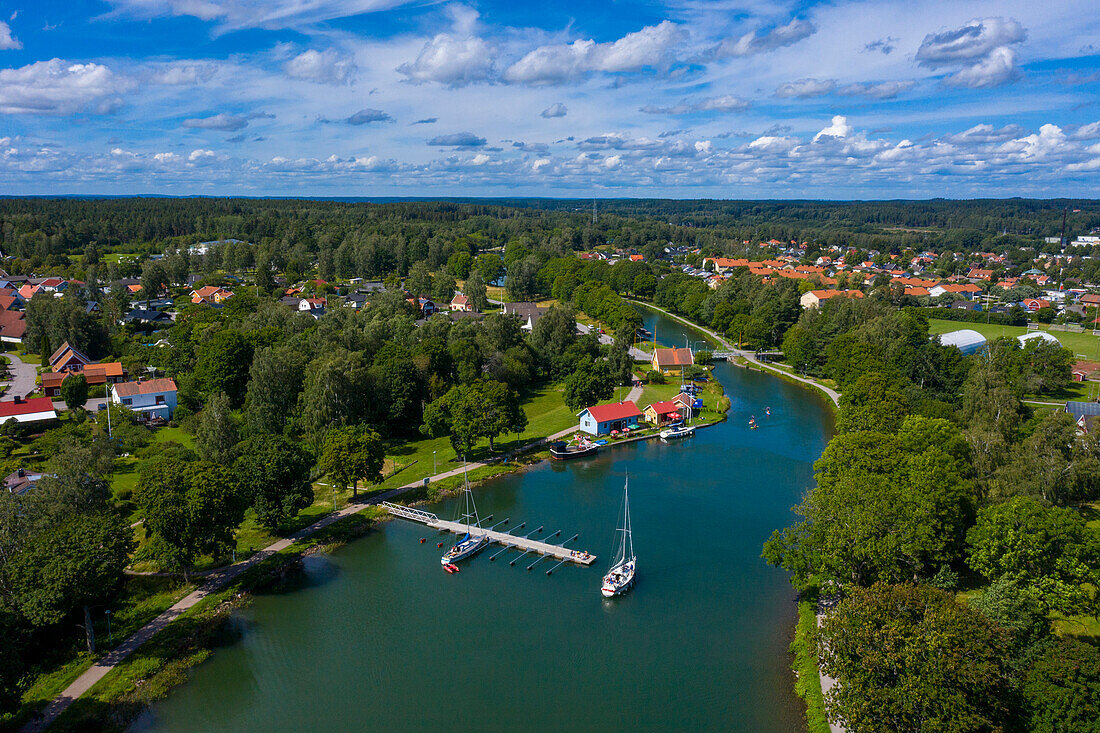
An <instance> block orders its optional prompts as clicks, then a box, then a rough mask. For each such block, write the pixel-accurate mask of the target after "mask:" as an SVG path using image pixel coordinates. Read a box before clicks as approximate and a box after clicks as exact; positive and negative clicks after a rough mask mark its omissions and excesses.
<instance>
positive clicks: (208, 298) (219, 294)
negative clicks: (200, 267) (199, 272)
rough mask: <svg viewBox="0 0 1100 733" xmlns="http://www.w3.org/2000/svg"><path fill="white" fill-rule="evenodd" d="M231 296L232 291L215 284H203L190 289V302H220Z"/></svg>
mask: <svg viewBox="0 0 1100 733" xmlns="http://www.w3.org/2000/svg"><path fill="white" fill-rule="evenodd" d="M232 297H233V293H232V292H231V291H229V290H226V289H225V288H220V287H218V286H217V285H203V286H202V287H201V288H199V289H197V290H192V291H191V302H192V303H221V302H223V301H225V300H227V299H229V298H232Z"/></svg>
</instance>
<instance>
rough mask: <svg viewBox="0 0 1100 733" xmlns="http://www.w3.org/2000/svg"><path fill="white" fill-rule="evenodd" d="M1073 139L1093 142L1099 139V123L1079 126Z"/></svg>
mask: <svg viewBox="0 0 1100 733" xmlns="http://www.w3.org/2000/svg"><path fill="white" fill-rule="evenodd" d="M1073 137H1074V139H1076V140H1095V139H1096V138H1100V122H1090V123H1089V124H1087V125H1081V126H1080V127H1078V128H1077V129H1076V130H1075V131H1074V133H1073Z"/></svg>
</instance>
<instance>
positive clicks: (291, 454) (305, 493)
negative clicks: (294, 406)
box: [233, 435, 313, 530]
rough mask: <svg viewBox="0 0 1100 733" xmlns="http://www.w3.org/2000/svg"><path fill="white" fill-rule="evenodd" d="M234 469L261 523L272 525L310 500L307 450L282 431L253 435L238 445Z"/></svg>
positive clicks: (273, 527) (303, 506)
mask: <svg viewBox="0 0 1100 733" xmlns="http://www.w3.org/2000/svg"><path fill="white" fill-rule="evenodd" d="M236 452H237V460H236V461H234V462H233V472H234V474H236V476H237V480H238V481H239V482H240V484H241V487H242V488H243V489H244V491H245V492H246V493H247V494H248V496H249V497H251V501H252V508H253V509H254V510H255V512H256V518H257V519H258V520H259V521H260V524H262V525H263V526H265V527H267V528H268V529H272V530H273V529H275V528H276V527H278V526H279V525H280V524H282V523H283V522H285V521H286V520H288V519H290V518H291V517H294V516H296V515H297V514H298V512H300V511H302V510H303V509H305V508H306V507H308V506H309V505H310V504H312V503H313V486H312V485H311V484H310V482H309V469H310V467H311V466H312V464H313V461H312V459H311V458H310V456H309V454H308V453H306V452H305V451H304V450H302V449H301V447H299V446H298V444H297V443H295V442H293V441H291V440H288V439H287V438H284V437H283V436H281V435H256V436H254V437H252V438H249V439H247V440H245V441H243V442H242V443H240V444H239V445H238V446H237V450H236Z"/></svg>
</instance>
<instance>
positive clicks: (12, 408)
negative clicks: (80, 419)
mask: <svg viewBox="0 0 1100 733" xmlns="http://www.w3.org/2000/svg"><path fill="white" fill-rule="evenodd" d="M56 419H57V412H56V411H54V409H53V400H51V399H50V398H49V397H31V398H29V399H23V398H22V397H16V398H15V399H13V400H4V401H3V402H0V425H3V424H4V423H6V422H8V421H10V420H15V421H16V422H18V423H36V422H45V421H47V420H56Z"/></svg>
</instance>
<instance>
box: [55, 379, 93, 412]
mask: <svg viewBox="0 0 1100 733" xmlns="http://www.w3.org/2000/svg"><path fill="white" fill-rule="evenodd" d="M61 399H63V400H65V406H66V407H68V408H69V409H70V410H72V411H73V412H76V411H77V410H83V409H84V403H85V402H87V401H88V380H87V379H86V378H85V377H84V375H83V374H70V375H69V376H67V377H65V381H64V382H62V383H61Z"/></svg>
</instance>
